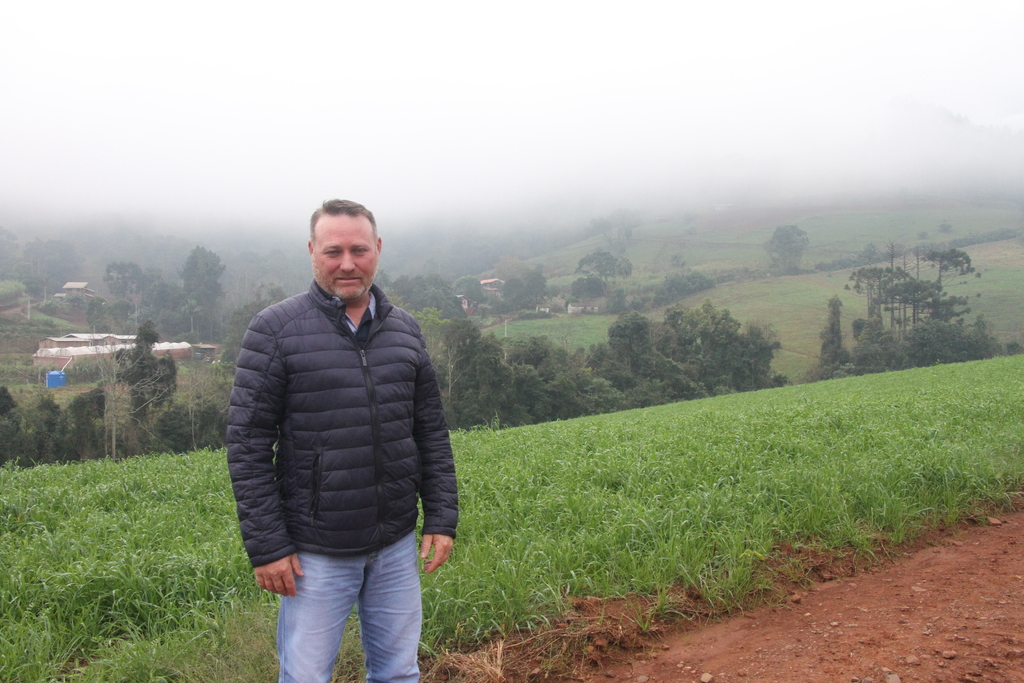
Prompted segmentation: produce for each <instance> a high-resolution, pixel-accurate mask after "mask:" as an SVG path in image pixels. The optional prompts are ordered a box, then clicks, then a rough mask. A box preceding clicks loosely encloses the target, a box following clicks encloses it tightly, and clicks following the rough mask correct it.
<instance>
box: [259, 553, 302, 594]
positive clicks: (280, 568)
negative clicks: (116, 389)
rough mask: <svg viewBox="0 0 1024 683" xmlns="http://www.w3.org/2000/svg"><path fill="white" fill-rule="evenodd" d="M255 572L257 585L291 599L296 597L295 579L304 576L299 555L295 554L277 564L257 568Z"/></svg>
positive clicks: (283, 558) (278, 561) (272, 563)
mask: <svg viewBox="0 0 1024 683" xmlns="http://www.w3.org/2000/svg"><path fill="white" fill-rule="evenodd" d="M253 571H254V572H255V573H256V583H258V584H259V585H260V588H262V589H263V590H268V591H270V592H271V593H277V594H278V595H287V596H288V597H290V598H294V597H295V577H296V576H302V565H300V564H299V556H298V555H296V554H294V553H293V554H291V555H289V556H288V557H282V558H281V559H280V560H277V561H276V562H271V563H270V564H265V565H263V566H261V567H256V568H255V569H254V570H253Z"/></svg>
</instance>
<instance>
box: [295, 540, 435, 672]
mask: <svg viewBox="0 0 1024 683" xmlns="http://www.w3.org/2000/svg"><path fill="white" fill-rule="evenodd" d="M416 550H417V549H416V534H415V533H410V534H409V535H408V536H406V537H405V538H403V539H401V540H400V541H397V542H395V543H392V544H391V545H389V546H387V547H386V548H384V549H383V550H380V551H379V552H376V553H371V554H370V555H362V556H360V557H329V556H327V555H313V554H310V553H299V562H300V563H301V564H302V572H303V574H304V576H297V577H296V581H295V591H296V595H295V597H294V598H289V597H282V598H281V611H280V612H279V613H278V617H277V655H278V658H279V660H280V664H281V674H280V677H279V678H278V682H279V683H329V681H330V680H331V671H332V670H333V669H334V662H335V660H336V659H337V657H338V649H339V648H340V647H341V636H342V634H343V633H344V631H345V622H346V620H347V619H348V616H349V614H350V613H351V612H352V606H353V605H358V613H359V630H360V635H361V638H362V642H363V653H364V654H365V656H366V680H367V681H369V682H370V683H414V682H415V681H418V680H419V675H420V672H419V666H418V665H417V662H416V655H417V652H418V650H419V642H420V624H421V622H422V617H423V608H422V605H421V603H420V575H419V561H418V558H417V553H416Z"/></svg>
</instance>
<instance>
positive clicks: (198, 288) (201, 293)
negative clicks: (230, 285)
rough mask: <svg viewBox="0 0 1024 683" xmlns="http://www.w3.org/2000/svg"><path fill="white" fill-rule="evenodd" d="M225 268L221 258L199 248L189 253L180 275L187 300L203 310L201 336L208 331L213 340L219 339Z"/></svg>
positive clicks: (200, 318)
mask: <svg viewBox="0 0 1024 683" xmlns="http://www.w3.org/2000/svg"><path fill="white" fill-rule="evenodd" d="M224 268H225V266H224V264H222V263H221V262H220V257H219V256H217V254H215V253H213V252H212V251H210V250H208V249H206V248H205V247H199V246H197V247H196V248H195V249H193V250H192V252H191V253H189V255H188V258H187V259H185V264H184V265H183V266H182V267H181V270H180V271H179V272H178V275H179V276H180V277H181V284H182V290H183V291H184V294H185V300H186V301H189V300H191V301H194V302H195V305H196V307H198V309H199V313H198V316H197V317H198V318H199V320H200V321H201V322H200V329H199V334H200V336H201V335H202V333H203V329H204V327H205V329H206V333H207V334H208V335H209V338H210V339H217V336H216V333H215V330H214V325H215V321H216V320H217V319H218V315H217V314H218V311H219V305H220V300H221V299H222V298H223V297H224V288H223V287H222V286H221V284H220V277H221V275H223V274H224ZM203 323H205V326H204V324H203Z"/></svg>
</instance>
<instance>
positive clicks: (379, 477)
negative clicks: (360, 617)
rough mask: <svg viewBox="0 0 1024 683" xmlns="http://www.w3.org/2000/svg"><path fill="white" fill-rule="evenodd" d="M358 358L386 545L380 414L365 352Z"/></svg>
mask: <svg viewBox="0 0 1024 683" xmlns="http://www.w3.org/2000/svg"><path fill="white" fill-rule="evenodd" d="M359 359H360V360H361V361H362V366H363V378H364V379H365V380H366V395H367V398H368V399H369V400H370V428H371V430H372V431H373V476H374V482H375V484H376V490H377V530H378V532H379V534H380V538H381V544H382V545H387V543H388V539H387V538H385V537H384V515H385V513H386V512H387V510H386V509H385V500H384V453H383V448H382V447H381V435H380V416H379V415H378V414H377V392H376V390H375V388H374V385H373V378H372V377H371V376H370V365H369V363H367V361H366V352H365V351H364V350H363V349H359Z"/></svg>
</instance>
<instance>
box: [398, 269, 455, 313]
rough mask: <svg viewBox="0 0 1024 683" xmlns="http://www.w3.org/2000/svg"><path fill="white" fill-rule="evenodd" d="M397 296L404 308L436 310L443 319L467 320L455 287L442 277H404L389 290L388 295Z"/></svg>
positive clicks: (434, 275) (433, 275) (432, 275)
mask: <svg viewBox="0 0 1024 683" xmlns="http://www.w3.org/2000/svg"><path fill="white" fill-rule="evenodd" d="M392 293H394V294H397V295H398V297H399V298H400V299H401V300H402V302H403V304H404V306H403V308H406V309H408V310H409V311H421V310H423V309H424V308H436V309H437V310H439V311H441V316H442V317H443V318H465V317H466V312H465V311H464V310H462V303H461V302H460V301H459V299H458V297H456V296H455V287H454V286H453V285H452V282H451V281H450V280H447V279H445V278H443V277H441V276H440V275H436V274H431V275H415V276H412V277H410V276H408V275H403V276H401V277H400V278H398V279H397V280H395V281H394V282H392V283H391V286H390V287H389V288H388V294H392Z"/></svg>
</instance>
